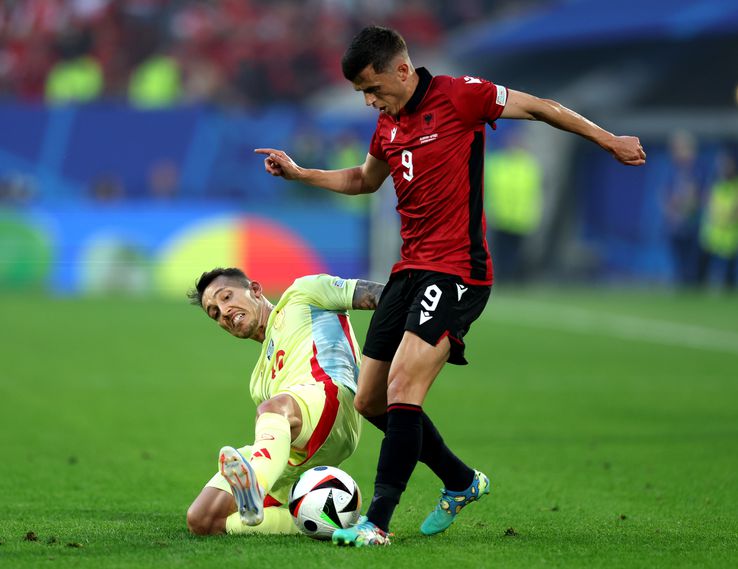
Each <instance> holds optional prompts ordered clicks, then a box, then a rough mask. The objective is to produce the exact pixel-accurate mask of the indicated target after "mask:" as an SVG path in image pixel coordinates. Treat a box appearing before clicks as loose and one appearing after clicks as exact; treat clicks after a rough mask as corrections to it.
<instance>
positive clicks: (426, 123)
mask: <svg viewBox="0 0 738 569" xmlns="http://www.w3.org/2000/svg"><path fill="white" fill-rule="evenodd" d="M420 122H421V123H422V126H423V132H425V133H430V132H433V131H434V130H436V113H434V112H433V111H429V112H426V113H423V114H422V115H421V117H420Z"/></svg>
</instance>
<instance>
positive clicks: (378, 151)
mask: <svg viewBox="0 0 738 569" xmlns="http://www.w3.org/2000/svg"><path fill="white" fill-rule="evenodd" d="M380 127H381V121H377V128H376V129H375V130H374V135H373V136H372V142H371V144H369V154H371V155H372V156H374V158H376V159H377V160H381V161H382V162H387V154H385V152H384V149H383V148H382V141H381V139H380V138H379V129H380Z"/></svg>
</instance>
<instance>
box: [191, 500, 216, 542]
mask: <svg viewBox="0 0 738 569" xmlns="http://www.w3.org/2000/svg"><path fill="white" fill-rule="evenodd" d="M187 528H188V529H189V530H190V532H191V533H193V534H194V535H210V534H211V533H212V528H213V520H212V519H211V518H210V517H209V516H207V515H206V514H204V513H203V512H202V510H201V509H200V508H196V507H194V506H190V508H189V510H187Z"/></svg>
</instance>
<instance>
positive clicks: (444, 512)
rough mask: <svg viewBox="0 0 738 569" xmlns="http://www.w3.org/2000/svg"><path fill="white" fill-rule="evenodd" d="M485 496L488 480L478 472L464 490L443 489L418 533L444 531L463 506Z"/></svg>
mask: <svg viewBox="0 0 738 569" xmlns="http://www.w3.org/2000/svg"><path fill="white" fill-rule="evenodd" d="M485 494H489V478H487V476H486V475H485V474H483V473H482V472H479V471H478V470H475V471H474V480H472V483H471V486H469V488H467V489H466V490H462V491H461V492H452V491H450V490H446V489H445V488H443V489H442V490H441V498H440V500H438V504H437V505H436V508H435V509H434V510H433V511H432V512H431V513H430V514H428V517H427V518H425V521H424V522H423V525H421V526H420V532H421V533H422V534H424V535H435V534H437V533H441V532H442V531H446V529H448V527H449V526H450V525H451V524H452V523H454V520H455V519H456V516H457V515H458V513H459V512H460V511H461V509H462V508H463V507H464V506H466V505H467V504H471V503H472V502H476V501H477V500H479V499H480V498H481V497H482V496H484V495H485Z"/></svg>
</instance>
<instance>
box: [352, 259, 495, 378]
mask: <svg viewBox="0 0 738 569" xmlns="http://www.w3.org/2000/svg"><path fill="white" fill-rule="evenodd" d="M491 290H492V287H490V286H472V285H465V284H464V281H463V280H462V279H461V277H457V276H455V275H448V274H445V273H437V272H435V271H421V270H415V269H410V270H404V271H400V272H398V273H395V274H393V275H392V276H391V277H390V279H389V282H388V283H387V286H385V287H384V291H383V292H382V296H381V297H380V299H379V304H378V305H377V310H376V311H375V312H374V315H373V316H372V321H371V324H370V325H369V331H368V332H367V334H366V342H364V355H365V356H368V357H370V358H374V359H376V360H380V361H385V362H389V361H392V358H393V357H394V355H395V352H396V351H397V347H398V346H399V345H400V342H401V341H402V336H403V334H404V333H405V331H406V330H408V331H410V332H413V333H414V334H417V335H418V336H420V337H421V338H422V339H423V340H424V341H426V342H428V343H429V344H430V345H432V346H435V345H437V344H438V342H440V341H441V340H442V339H443V338H444V337H445V336H448V338H449V340H450V341H451V354H450V355H449V358H448V361H449V363H452V364H458V365H464V364H466V363H468V362H467V361H466V359H465V358H464V347H465V346H464V335H465V334H466V333H467V332H468V331H469V327H470V326H471V323H472V322H474V321H475V320H476V319H477V318H479V315H480V314H481V313H482V310H484V307H485V306H486V304H487V300H488V299H489V295H490V292H491Z"/></svg>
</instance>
